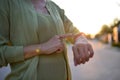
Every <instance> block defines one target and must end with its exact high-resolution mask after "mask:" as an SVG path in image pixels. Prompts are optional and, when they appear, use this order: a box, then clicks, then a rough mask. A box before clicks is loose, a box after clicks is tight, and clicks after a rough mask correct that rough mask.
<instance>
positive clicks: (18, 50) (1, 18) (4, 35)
mask: <svg viewBox="0 0 120 80" xmlns="http://www.w3.org/2000/svg"><path fill="white" fill-rule="evenodd" d="M9 20H10V19H9V7H8V2H7V0H0V67H2V66H6V65H7V64H8V63H14V62H19V61H23V60H24V53H23V46H12V45H9V43H10V39H9V37H10V26H9V24H10V21H9Z"/></svg>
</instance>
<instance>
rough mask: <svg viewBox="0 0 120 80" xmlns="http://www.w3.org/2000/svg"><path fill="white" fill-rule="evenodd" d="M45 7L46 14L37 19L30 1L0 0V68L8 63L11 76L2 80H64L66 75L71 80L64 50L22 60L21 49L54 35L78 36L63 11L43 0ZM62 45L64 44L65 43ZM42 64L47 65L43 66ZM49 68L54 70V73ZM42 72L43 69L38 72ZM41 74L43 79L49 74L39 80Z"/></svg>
mask: <svg viewBox="0 0 120 80" xmlns="http://www.w3.org/2000/svg"><path fill="white" fill-rule="evenodd" d="M46 7H47V9H48V11H49V13H50V15H43V14H39V15H40V16H38V14H37V12H36V11H35V9H34V7H33V5H32V3H31V0H0V67H2V66H6V65H7V64H8V63H9V64H10V67H11V73H10V74H9V75H8V76H7V77H6V80H48V79H49V78H51V80H61V79H62V80H63V78H64V80H65V79H66V76H67V78H68V80H71V73H70V67H69V64H68V58H67V51H66V50H67V49H66V50H65V51H64V52H63V53H61V54H57V55H55V54H54V53H53V55H49V56H46V55H40V56H35V57H32V58H30V59H27V60H25V59H24V52H23V48H24V46H27V45H33V44H40V43H43V42H46V41H47V40H49V39H50V38H51V37H53V36H54V35H56V34H65V33H74V34H77V33H79V30H78V29H76V28H75V27H74V26H73V25H72V23H71V21H70V20H69V19H68V18H67V17H66V16H65V14H64V10H63V9H61V8H60V7H59V6H57V5H56V4H55V3H54V2H52V1H47V4H46ZM42 21H43V22H42ZM44 22H45V23H44ZM50 23H51V24H50ZM51 26H53V27H51ZM49 30H51V31H49ZM46 32H47V33H46ZM48 33H49V34H48ZM43 35H45V36H43ZM69 40H72V39H69ZM63 42H64V44H65V41H63ZM50 61H51V62H50ZM55 61H57V62H55ZM45 62H46V64H49V63H51V64H49V65H46V64H44V63H45ZM52 62H53V64H52ZM41 64H43V65H41ZM53 65H54V69H56V70H54V71H53ZM55 65H56V66H55ZM57 65H59V66H57ZM44 69H47V70H45V71H42V70H44ZM41 72H44V76H45V77H47V73H49V74H50V72H51V75H48V78H46V79H42V78H41V77H40V74H41V75H42V73H41ZM52 72H53V73H54V74H55V76H57V73H59V74H60V73H61V76H63V78H59V77H60V76H58V77H56V78H55V76H54V74H53V73H52ZM62 74H65V75H62ZM40 78H41V79H40ZM57 78H58V79H57ZM49 80H50V79H49Z"/></svg>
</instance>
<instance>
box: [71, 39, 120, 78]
mask: <svg viewBox="0 0 120 80" xmlns="http://www.w3.org/2000/svg"><path fill="white" fill-rule="evenodd" d="M91 44H92V46H93V48H94V51H95V54H94V57H93V58H92V59H90V61H89V62H87V63H86V64H82V65H80V66H77V67H75V66H74V65H73V56H72V55H71V54H72V53H71V51H70V50H69V53H70V54H69V62H70V67H71V70H72V79H73V80H120V48H115V47H111V46H110V45H105V44H102V43H100V42H98V41H92V43H91ZM69 48H71V47H69Z"/></svg>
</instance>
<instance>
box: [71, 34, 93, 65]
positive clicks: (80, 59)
mask: <svg viewBox="0 0 120 80" xmlns="http://www.w3.org/2000/svg"><path fill="white" fill-rule="evenodd" d="M72 50H73V55H74V64H75V66H77V65H80V64H81V63H82V64H84V63H85V62H88V61H89V59H90V58H92V57H93V55H94V51H93V48H92V46H91V44H90V43H89V42H88V40H87V39H86V38H85V37H84V36H80V37H79V38H77V39H76V41H75V44H74V45H73V47H72Z"/></svg>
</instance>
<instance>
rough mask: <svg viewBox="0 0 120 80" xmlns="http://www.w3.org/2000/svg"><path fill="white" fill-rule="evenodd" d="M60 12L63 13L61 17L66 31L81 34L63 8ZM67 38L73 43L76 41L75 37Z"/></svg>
mask: <svg viewBox="0 0 120 80" xmlns="http://www.w3.org/2000/svg"><path fill="white" fill-rule="evenodd" d="M60 14H61V18H62V20H63V24H64V29H65V33H72V34H74V35H76V34H79V33H80V31H79V30H78V29H77V27H75V26H74V25H73V23H72V22H71V20H70V19H69V18H68V17H67V16H66V15H65V13H64V10H63V9H61V10H60ZM67 40H68V41H69V42H71V43H74V42H75V41H74V39H73V38H68V39H67Z"/></svg>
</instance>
